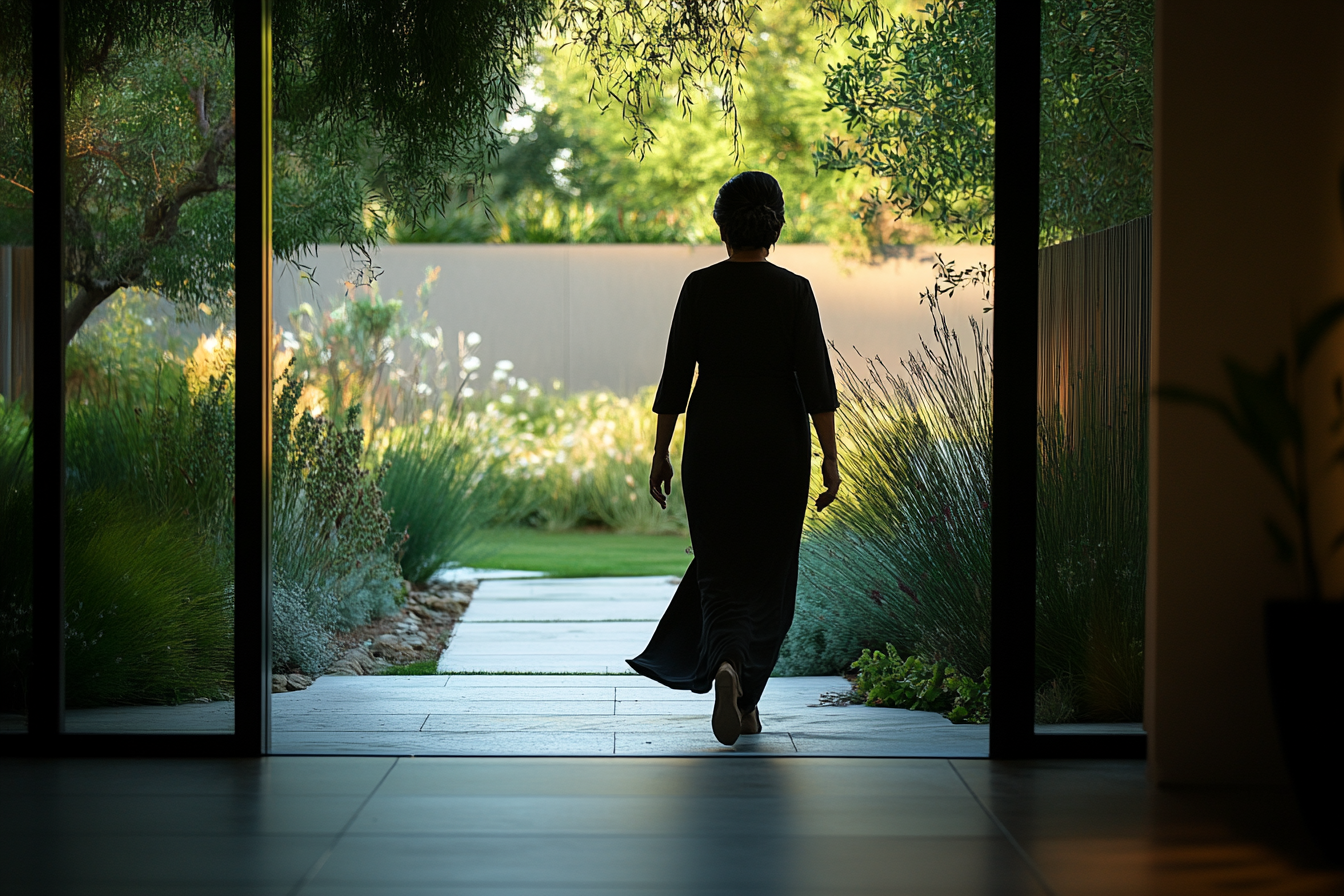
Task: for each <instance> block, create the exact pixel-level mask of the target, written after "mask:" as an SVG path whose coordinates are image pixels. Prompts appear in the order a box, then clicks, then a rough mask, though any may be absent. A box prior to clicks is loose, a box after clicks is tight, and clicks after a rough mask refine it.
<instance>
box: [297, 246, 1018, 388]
mask: <svg viewBox="0 0 1344 896" xmlns="http://www.w3.org/2000/svg"><path fill="white" fill-rule="evenodd" d="M935 253H941V254H942V256H943V258H944V260H946V261H955V262H956V263H957V264H958V265H959V266H966V267H969V266H971V265H973V264H976V263H979V262H986V263H989V264H992V263H993V254H994V250H993V248H992V247H988V246H966V245H961V246H918V247H912V248H911V249H909V250H908V251H907V252H906V253H904V254H903V255H902V256H900V257H896V258H889V259H887V260H886V261H885V262H883V263H882V264H877V265H867V264H852V263H851V264H846V263H844V262H842V261H840V260H838V259H837V258H836V257H835V255H834V253H832V251H831V249H830V248H828V247H827V246H818V245H783V246H780V247H778V249H777V251H776V252H775V253H773V254H772V255H771V260H772V261H774V262H776V263H778V264H780V265H782V266H784V267H787V268H789V269H790V270H793V271H796V272H797V273H799V274H801V275H802V276H804V277H807V278H808V279H809V280H810V281H811V282H812V288H813V291H814V292H815V293H816V296H817V303H818V306H819V307H820V309H821V318H822V325H823V327H824V328H825V330H826V335H827V337H828V338H829V339H831V340H833V341H834V342H835V344H836V345H837V346H838V347H840V348H841V349H843V350H845V351H846V352H850V351H851V349H852V347H854V346H857V347H858V348H859V350H861V351H862V352H863V353H864V354H867V355H880V356H882V357H883V358H885V359H886V360H887V361H888V363H890V364H892V365H893V366H894V365H895V362H896V361H898V360H899V359H900V358H901V357H904V356H905V354H906V352H909V351H913V350H917V349H918V348H919V339H920V337H921V336H923V337H924V338H925V339H930V334H931V326H930V317H929V312H928V309H927V307H926V306H921V305H920V302H919V294H920V291H921V290H923V289H925V288H927V287H929V286H930V285H931V284H932V283H933V275H932V270H931V265H932V263H933V261H934V257H935ZM723 257H724V255H723V248H722V247H721V246H699V247H691V246H678V245H573V246H568V245H461V244H450V245H402V246H387V247H384V248H382V249H380V250H378V251H377V253H376V254H375V256H374V264H375V266H376V267H378V268H381V273H380V274H379V279H378V287H379V290H380V291H381V293H382V294H383V295H384V296H396V295H398V294H401V295H402V296H404V297H405V299H406V300H407V301H408V302H414V297H415V289H416V286H417V285H418V284H419V283H420V281H421V280H422V279H424V274H425V269H426V268H427V267H440V268H441V273H440V276H439V280H438V282H437V283H435V284H434V287H433V291H432V292H431V293H430V298H429V308H430V314H431V315H432V316H433V317H434V318H435V319H436V320H437V321H439V323H440V324H441V325H442V326H443V328H444V330H445V332H447V333H449V334H454V338H455V334H456V333H457V332H458V331H464V332H472V331H475V332H478V333H480V334H481V336H482V337H483V339H484V342H483V343H482V345H481V347H480V351H479V355H480V357H481V360H482V361H483V362H484V369H485V370H486V371H488V370H490V369H491V368H492V367H493V365H494V363H495V361H497V360H500V359H507V360H510V361H512V362H513V363H514V365H515V370H516V372H517V373H518V374H519V375H522V376H524V377H527V378H528V379H531V380H539V381H542V382H549V381H550V380H551V379H559V380H562V381H564V382H565V383H566V384H568V385H569V387H570V388H571V389H574V390H582V389H598V388H604V389H612V390H615V391H617V392H620V393H622V394H629V393H631V392H633V391H634V390H636V389H638V388H640V387H641V386H647V385H651V384H653V383H656V382H657V381H658V377H659V375H660V374H661V372H662V365H663V351H664V348H665V346H666V342H667V331H668V327H669V325H670V324H671V321H672V310H673V308H674V307H675V306H676V302H677V295H678V293H679V292H680V289H681V284H682V281H683V280H684V279H685V278H686V275H687V274H689V273H690V272H691V271H693V270H696V269H697V268H702V267H705V266H707V265H711V264H714V263H716V262H718V261H720V260H722V259H723ZM302 263H303V264H304V265H305V266H307V265H311V266H313V267H314V268H315V276H316V279H317V281H318V283H319V284H320V286H318V287H312V286H311V285H310V284H309V283H308V282H307V281H304V280H302V279H300V278H299V277H298V276H297V275H296V271H295V269H294V268H293V267H286V266H283V265H277V269H276V286H275V309H276V318H277V320H278V321H279V322H280V323H281V325H282V326H285V327H288V326H289V324H288V314H289V311H290V310H291V309H293V308H294V307H296V306H297V305H298V303H299V302H303V301H308V302H316V301H324V300H325V299H324V297H328V296H331V295H338V296H339V295H341V294H342V293H343V288H342V281H344V280H345V278H346V277H347V276H349V271H350V270H351V259H350V258H349V255H348V253H343V252H342V251H341V250H340V248H339V247H336V246H321V247H319V249H318V252H317V253H316V255H315V256H310V257H308V258H305V259H304V260H303V262H302ZM944 312H945V314H946V316H947V319H948V322H949V323H950V324H951V325H952V326H953V327H954V328H956V329H959V330H963V331H964V329H965V322H966V318H967V317H968V316H972V315H973V316H975V317H977V318H980V319H982V320H984V322H985V324H986V326H988V325H989V323H990V321H989V316H988V315H985V314H984V313H983V302H982V301H981V299H980V297H979V296H977V295H976V294H974V292H972V291H968V292H966V293H964V294H958V295H956V296H954V297H952V298H951V299H948V300H946V301H945V303H944ZM851 357H852V354H851Z"/></svg>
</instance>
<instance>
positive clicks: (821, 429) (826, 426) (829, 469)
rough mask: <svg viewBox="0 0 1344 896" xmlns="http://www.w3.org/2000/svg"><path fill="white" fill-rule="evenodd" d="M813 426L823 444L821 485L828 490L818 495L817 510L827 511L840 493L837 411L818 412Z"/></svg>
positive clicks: (814, 417)
mask: <svg viewBox="0 0 1344 896" xmlns="http://www.w3.org/2000/svg"><path fill="white" fill-rule="evenodd" d="M812 426H813V427H815V428H816V430H817V441H819V442H821V484H822V485H823V486H825V488H826V490H825V491H823V492H822V493H821V494H820V495H817V509H818V510H825V509H826V508H827V507H829V506H830V505H831V502H832V501H834V500H835V496H836V495H837V494H839V493H840V455H839V454H838V453H837V452H836V450H835V411H818V412H817V413H815V414H813V415H812Z"/></svg>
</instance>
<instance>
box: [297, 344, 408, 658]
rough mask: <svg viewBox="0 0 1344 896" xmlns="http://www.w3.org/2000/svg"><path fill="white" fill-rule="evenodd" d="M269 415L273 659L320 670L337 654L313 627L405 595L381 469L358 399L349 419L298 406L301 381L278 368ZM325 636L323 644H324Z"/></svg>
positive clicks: (346, 624)
mask: <svg viewBox="0 0 1344 896" xmlns="http://www.w3.org/2000/svg"><path fill="white" fill-rule="evenodd" d="M279 384H280V387H281V388H280V394H279V396H278V397H277V399H276V403H275V407H274V412H273V420H272V449H271V458H272V491H271V499H272V517H271V571H272V582H273V589H274V593H275V594H276V595H279V598H278V599H276V600H274V601H273V609H274V614H273V617H272V629H273V632H274V636H273V638H272V651H271V659H272V662H273V664H274V665H275V667H276V668H277V669H278V670H284V669H288V668H293V667H297V668H299V669H302V670H303V671H305V672H308V673H310V674H312V673H321V672H323V671H324V670H325V669H326V666H327V663H328V662H329V660H330V658H331V654H330V652H329V648H328V647H327V644H326V643H325V642H322V639H321V638H320V637H319V636H318V635H317V634H316V632H318V631H322V632H326V634H327V641H329V640H330V634H331V633H332V632H333V631H335V630H337V629H348V628H353V627H355V626H357V625H361V624H363V623H364V622H367V621H368V620H369V619H372V618H374V617H375V616H379V615H383V614H386V613H389V612H391V611H392V610H393V609H395V607H396V606H397V604H398V603H399V602H400V600H401V599H403V598H404V594H403V591H402V585H401V581H402V580H401V571H400V568H399V567H398V565H397V562H396V556H395V552H396V551H397V550H398V549H399V547H400V546H399V544H397V543H396V542H395V541H393V542H391V543H389V538H388V533H389V530H390V525H391V520H390V518H389V517H388V514H387V512H386V511H385V510H384V509H383V492H382V490H381V488H380V487H379V484H380V482H381V480H382V477H383V475H384V473H385V472H386V470H385V468H384V467H380V468H378V469H377V470H373V471H370V470H367V469H365V468H364V467H363V466H362V465H361V460H362V458H363V454H364V432H363V430H362V429H361V428H360V427H359V426H358V425H357V421H358V419H359V407H358V406H355V407H352V408H350V409H349V411H348V412H347V414H346V419H345V426H344V427H340V428H338V427H337V426H336V425H335V424H334V423H333V422H332V421H331V420H329V419H327V418H325V417H319V416H314V415H313V414H311V413H308V412H306V411H304V412H299V411H298V402H299V396H300V394H301V392H302V388H303V387H302V383H300V382H299V381H298V379H296V378H295V376H294V374H293V369H292V367H291V368H288V369H286V370H285V372H284V373H282V374H281V376H280V380H279ZM319 642H322V643H319Z"/></svg>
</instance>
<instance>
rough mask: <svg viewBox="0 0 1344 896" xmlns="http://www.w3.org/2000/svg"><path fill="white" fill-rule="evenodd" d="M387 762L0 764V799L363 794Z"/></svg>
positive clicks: (384, 770)
mask: <svg viewBox="0 0 1344 896" xmlns="http://www.w3.org/2000/svg"><path fill="white" fill-rule="evenodd" d="M394 761H395V760H392V759H358V760H350V759H346V758H337V757H330V758H328V757H320V756H318V757H305V758H302V759H285V760H278V759H258V760H240V759H166V760H161V761H154V762H151V761H146V760H143V759H59V760H58V759H6V760H4V761H2V762H0V800H4V799H6V798H8V797H10V796H15V797H17V796H20V795H23V794H36V795H40V796H51V795H52V794H59V795H93V794H170V795H186V794H226V795H234V794H244V795H248V794H268V793H269V794H280V793H289V794H312V795H337V796H339V795H345V794H358V795H367V794H369V793H372V792H373V789H374V788H375V787H377V785H378V782H379V781H381V780H382V779H383V776H384V775H385V774H387V772H388V770H389V769H390V768H391V767H392V765H393V762H394Z"/></svg>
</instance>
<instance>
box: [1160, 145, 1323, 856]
mask: <svg viewBox="0 0 1344 896" xmlns="http://www.w3.org/2000/svg"><path fill="white" fill-rule="evenodd" d="M1340 174H1341V177H1340V187H1341V190H1340V197H1341V211H1344V169H1341V173H1340ZM1341 321H1344V298H1338V299H1335V300H1334V301H1332V302H1330V303H1329V304H1327V305H1326V306H1325V307H1324V308H1322V309H1321V310H1320V311H1318V312H1317V313H1316V314H1315V315H1313V316H1312V317H1311V319H1310V320H1308V321H1307V323H1306V324H1305V325H1303V326H1302V327H1301V328H1299V329H1298V330H1297V332H1296V333H1295V334H1294V338H1293V351H1292V357H1291V359H1290V358H1289V357H1287V356H1286V355H1285V354H1284V353H1280V354H1279V355H1278V356H1277V357H1276V358H1275V359H1274V361H1273V362H1272V363H1271V364H1270V366H1269V368H1268V369H1267V370H1265V371H1264V372H1263V373H1262V372H1259V371H1256V370H1253V369H1251V368H1249V367H1247V366H1245V365H1243V364H1241V363H1240V362H1238V361H1236V360H1234V359H1231V358H1228V359H1225V360H1224V362H1223V365H1224V369H1225V370H1226V372H1227V378H1228V382H1229V385H1230V386H1231V390H1232V401H1231V402H1228V401H1225V400H1223V399H1221V398H1219V397H1217V396H1214V395H1211V394H1208V393H1204V392H1199V391H1196V390H1192V389H1186V388H1181V387H1175V386H1165V387H1162V388H1160V389H1159V390H1158V395H1159V396H1160V397H1162V398H1166V399H1171V400H1176V401H1183V402H1187V403H1191V404H1195V405H1198V406H1201V407H1204V408H1207V409H1208V410H1210V411H1212V412H1213V413H1215V414H1217V415H1218V416H1219V417H1220V418H1221V419H1222V420H1223V421H1224V422H1225V423H1226V424H1227V426H1228V428H1229V429H1231V430H1232V433H1233V434H1234V435H1235V436H1236V437H1237V440H1238V441H1240V442H1241V443H1242V444H1243V445H1245V446H1246V447H1247V448H1249V449H1250V450H1251V452H1252V453H1253V454H1254V455H1255V457H1256V459H1258V460H1259V461H1260V463H1261V465H1262V466H1263V467H1264V468H1265V470H1266V471H1267V472H1268V473H1269V474H1270V476H1271V477H1272V478H1273V479H1274V482H1275V484H1277V485H1278V487H1279V491H1280V492H1281V493H1282V494H1283V496H1284V498H1285V499H1287V501H1288V505H1289V507H1291V509H1292V512H1293V520H1294V523H1295V528H1296V532H1295V533H1291V534H1290V533H1287V532H1284V531H1283V529H1282V528H1281V527H1280V526H1278V524H1277V523H1275V522H1274V521H1273V520H1272V519H1269V518H1266V521H1265V526H1266V529H1267V530H1268V532H1269V534H1270V536H1271V537H1272V538H1273V539H1274V542H1275V545H1276V546H1277V548H1278V549H1279V554H1280V556H1281V557H1282V558H1283V559H1284V560H1285V561H1289V562H1291V561H1293V560H1297V562H1298V563H1300V565H1301V571H1302V577H1303V585H1304V592H1305V594H1304V596H1305V600H1271V601H1268V602H1267V604H1266V606H1265V652H1266V663H1267V665H1268V671H1269V685H1270V695H1271V698H1272V700H1273V703H1274V715H1275V719H1276V721H1277V723H1278V728H1279V740H1280V743H1281V745H1282V748H1283V753H1284V759H1285V761H1286V763H1287V766H1288V773H1289V775H1290V777H1291V778H1292V781H1293V787H1294V790H1295V791H1296V793H1297V799H1298V804H1299V806H1300V807H1301V809H1302V814H1303V817H1304V820H1305V821H1306V822H1307V825H1308V826H1309V827H1310V828H1311V830H1312V832H1313V834H1314V835H1315V837H1316V840H1317V842H1318V844H1319V845H1320V847H1321V849H1322V850H1323V851H1324V852H1325V853H1326V855H1327V856H1329V857H1330V858H1331V859H1333V860H1334V861H1335V862H1344V816H1341V814H1340V813H1339V811H1338V808H1339V805H1340V802H1341V801H1342V800H1344V771H1342V770H1341V768H1340V766H1339V764H1338V763H1334V762H1329V761H1322V760H1323V759H1326V760H1328V757H1329V756H1331V755H1334V753H1335V752H1336V751H1337V749H1338V746H1337V744H1336V742H1335V738H1334V736H1333V735H1331V734H1330V733H1329V731H1330V729H1329V726H1328V725H1322V724H1321V720H1322V719H1330V718H1337V717H1339V716H1340V715H1341V714H1342V713H1344V694H1341V691H1340V690H1339V689H1338V688H1328V689H1324V690H1322V689H1318V688H1315V687H1312V686H1311V683H1312V682H1317V681H1330V680H1333V678H1334V677H1335V676H1336V675H1337V674H1338V672H1337V668H1336V666H1337V664H1336V660H1335V657H1336V655H1337V652H1338V650H1339V645H1340V643H1341V642H1344V601H1341V600H1326V599H1325V594H1324V589H1323V586H1322V583H1321V574H1320V568H1321V567H1320V563H1319V558H1318V557H1317V554H1316V542H1315V539H1314V535H1313V532H1312V525H1311V487H1310V483H1309V482H1308V475H1307V473H1308V466H1307V460H1306V426H1305V418H1304V415H1303V411H1302V408H1301V405H1300V396H1301V388H1300V381H1301V377H1302V373H1303V372H1304V371H1305V369H1306V367H1307V364H1308V363H1309V362H1310V361H1311V360H1312V359H1313V358H1314V356H1315V354H1316V352H1317V351H1318V350H1319V349H1320V348H1321V346H1322V345H1323V343H1324V342H1325V339H1326V337H1327V336H1329V335H1330V333H1331V332H1333V331H1334V329H1335V327H1337V326H1338V325H1339V324H1340V323H1341ZM1334 399H1335V406H1336V407H1335V410H1336V414H1335V419H1334V420H1333V421H1332V422H1331V424H1330V430H1331V432H1332V433H1335V434H1338V433H1339V432H1340V431H1341V430H1342V429H1344V373H1337V374H1336V375H1335V378H1334ZM1331 461H1332V465H1333V464H1340V465H1344V446H1340V447H1337V448H1336V449H1335V451H1334V452H1333V454H1332V456H1331ZM1294 536H1295V537H1294ZM1342 547H1344V531H1340V532H1338V533H1336V534H1335V535H1334V536H1333V537H1332V538H1331V540H1330V550H1331V552H1332V553H1333V552H1335V551H1338V550H1339V549H1340V548H1342Z"/></svg>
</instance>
